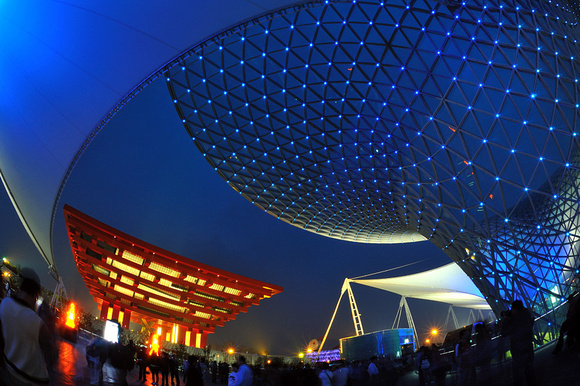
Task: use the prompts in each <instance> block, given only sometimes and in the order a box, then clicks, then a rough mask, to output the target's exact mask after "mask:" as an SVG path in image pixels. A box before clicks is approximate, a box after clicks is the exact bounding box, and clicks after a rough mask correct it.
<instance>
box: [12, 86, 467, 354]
mask: <svg viewBox="0 0 580 386" xmlns="http://www.w3.org/2000/svg"><path fill="white" fill-rule="evenodd" d="M65 203H66V204H69V205H71V206H72V207H75V208H77V209H79V210H80V211H82V212H85V213H86V214H87V215H89V216H91V217H94V218H96V219H97V220H99V221H102V222H104V223H106V224H108V225H110V226H112V227H115V228H117V229H119V230H120V231H122V232H125V233H127V234H130V235H132V236H134V237H137V238H139V239H141V240H144V241H146V242H148V243H151V244H154V245H157V246H159V247H161V248H164V249H167V250H169V251H171V252H174V253H177V254H180V255H183V256H185V257H188V258H191V259H193V260H196V261H199V262H202V263H205V264H209V265H213V266H215V267H218V268H221V269H224V270H228V271H231V272H235V273H238V274H241V275H244V276H248V277H250V278H253V279H257V280H261V281H265V282H269V283H272V284H276V285H279V286H282V287H284V292H282V293H281V294H279V295H275V296H273V297H272V298H270V299H266V300H263V301H262V302H261V303H260V305H259V306H254V307H251V308H250V309H249V312H248V313H246V314H241V315H239V316H238V318H237V319H236V320H234V321H231V322H228V323H226V325H225V327H218V328H217V329H216V332H215V333H214V334H211V335H209V336H208V344H210V345H211V346H212V347H213V348H218V349H219V348H222V347H223V345H224V344H225V343H227V342H233V343H234V344H236V345H237V346H238V347H239V348H245V349H249V350H252V351H256V352H258V353H260V354H264V353H268V354H284V355H292V354H296V353H297V352H298V351H300V350H302V349H304V347H305V346H306V344H307V343H308V341H309V340H311V339H312V338H319V337H322V336H323V334H324V332H325V330H326V328H327V326H328V323H329V321H330V318H331V316H332V312H333V310H334V307H335V305H336V302H337V300H338V297H339V295H340V289H341V286H342V282H343V280H344V279H345V278H346V277H349V278H352V277H356V276H360V275H366V274H369V273H372V272H377V271H383V270H386V269H390V268H395V267H399V266H401V265H404V264H408V263H411V262H417V264H413V265H411V266H409V267H406V268H402V269H398V270H395V271H391V272H389V273H387V274H385V275H383V277H385V276H389V277H390V276H399V275H405V274H411V273H416V272H419V271H423V270H427V269H431V268H436V267H439V266H441V265H444V264H446V263H449V262H450V259H449V258H448V257H447V256H445V255H444V254H443V253H442V252H441V251H440V250H439V249H437V248H436V247H435V246H433V245H432V244H431V243H429V242H421V243H414V244H394V245H374V244H355V243H351V242H346V241H339V240H334V239H329V238H325V237H322V236H317V235H315V234H312V233H309V232H306V231H303V230H301V229H298V228H296V227H293V226H291V225H288V224H286V223H284V222H282V221H280V220H277V219H276V218H274V217H272V216H270V215H268V214H267V213H265V212H263V211H262V210H260V209H259V208H258V207H255V206H254V205H252V204H251V203H250V202H248V201H246V200H245V199H244V198H243V197H241V196H240V195H239V194H238V193H236V192H235V191H234V190H233V189H231V188H230V187H229V186H228V185H227V184H226V182H225V181H224V180H223V179H221V177H219V175H218V174H217V173H216V172H215V171H214V170H213V168H212V167H211V166H210V165H209V164H207V163H206V162H205V161H204V160H203V157H202V155H201V154H200V153H199V152H198V150H197V149H196V147H195V146H194V144H193V142H192V141H191V139H190V138H189V137H188V135H187V133H186V131H185V129H184V128H183V126H182V125H181V123H180V122H179V119H178V116H177V114H176V113H175V111H174V108H173V105H172V103H171V99H170V97H169V94H168V92H167V89H166V86H165V83H164V82H163V79H161V80H158V81H156V82H154V83H153V84H152V85H150V86H149V87H148V88H146V89H145V90H144V91H143V92H141V93H140V94H139V95H138V96H137V97H136V98H135V99H134V100H133V101H131V102H130V103H129V104H128V105H127V106H126V107H124V108H123V109H122V110H121V112H120V113H118V114H117V115H116V116H115V117H114V118H113V120H112V121H111V122H110V123H109V124H108V125H107V126H105V128H104V129H103V130H102V131H101V132H100V133H99V135H97V137H96V139H95V140H94V141H93V143H92V144H91V145H90V146H89V147H88V149H87V151H86V152H85V154H84V155H83V157H82V158H81V160H80V161H79V163H78V165H77V167H76V168H75V170H74V171H73V174H72V177H71V179H70V180H69V182H68V184H67V186H66V188H65V191H64V194H63V197H62V199H61V201H60V209H59V212H58V216H57V219H56V222H55V235H54V240H53V241H54V252H55V258H56V264H57V267H58V269H59V272H60V274H61V276H63V277H64V282H65V286H66V289H67V291H68V295H69V296H70V297H71V298H72V299H74V300H76V301H78V302H79V303H80V304H81V306H82V307H83V308H85V309H87V310H91V311H92V312H93V314H94V315H97V312H98V311H97V306H96V303H94V302H93V301H92V297H91V296H90V295H89V293H88V290H87V289H86V287H85V285H84V283H83V281H82V279H81V277H80V275H79V274H78V272H77V271H76V267H75V265H74V261H73V257H72V254H71V250H70V245H69V243H68V239H67V237H66V232H65V226H64V216H63V214H62V206H63V205H64V204H65ZM0 216H2V219H3V220H4V221H3V226H2V232H1V234H0V254H2V255H3V256H6V257H8V258H10V259H11V261H12V262H13V263H14V264H20V265H22V266H24V265H29V266H33V267H34V268H36V269H37V271H38V272H39V274H41V278H42V281H43V284H44V285H45V286H46V287H49V288H53V287H54V286H55V284H56V282H55V281H54V280H53V279H51V278H50V277H49V276H48V275H47V268H46V264H45V263H44V261H43V260H42V258H41V257H40V254H39V253H38V252H37V251H36V249H35V248H34V246H33V245H32V242H31V241H30V239H29V238H28V236H27V234H26V232H25V231H24V228H23V227H22V225H21V224H20V221H19V219H18V216H17V215H16V212H15V211H14V209H13V207H12V205H11V203H10V201H9V199H8V198H7V195H6V193H5V192H4V190H3V189H2V192H1V196H0ZM353 290H354V293H355V297H356V300H357V303H358V306H359V311H360V313H361V315H362V323H363V327H364V329H365V332H371V331H376V330H382V329H388V328H391V326H392V324H393V320H394V317H395V313H396V311H397V309H398V304H399V301H400V297H399V296H398V295H395V294H390V293H386V292H382V291H379V290H376V289H372V288H366V287H361V286H359V285H356V284H355V285H353ZM409 304H410V306H411V311H412V312H413V315H414V319H415V323H416V325H417V328H418V331H419V334H420V336H422V334H424V333H425V332H426V331H428V329H429V328H430V327H431V326H433V325H441V324H443V322H444V321H445V318H446V316H447V306H446V305H442V304H436V303H430V302H426V301H421V300H413V299H410V300H409ZM457 313H458V317H459V318H460V322H465V320H466V319H467V314H468V311H467V310H457ZM402 327H406V324H402ZM352 335H354V327H353V323H352V318H351V316H350V309H349V306H348V302H347V300H346V299H343V301H342V304H341V307H340V311H339V314H338V315H337V319H336V321H335V324H334V326H333V328H332V330H331V332H330V336H329V341H328V343H327V344H326V345H325V348H332V347H334V346H336V345H338V339H339V338H340V337H346V336H352Z"/></svg>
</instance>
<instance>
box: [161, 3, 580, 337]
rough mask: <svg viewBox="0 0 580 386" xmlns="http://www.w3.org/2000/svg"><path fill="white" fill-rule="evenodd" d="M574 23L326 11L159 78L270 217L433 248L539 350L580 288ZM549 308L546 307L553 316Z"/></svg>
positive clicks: (432, 11) (261, 29) (545, 16)
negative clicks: (526, 320) (531, 329)
mask: <svg viewBox="0 0 580 386" xmlns="http://www.w3.org/2000/svg"><path fill="white" fill-rule="evenodd" d="M578 35H579V33H578V27H577V26H576V19H575V15H574V14H573V13H572V12H570V11H569V10H568V9H566V8H565V7H564V8H563V7H560V6H559V5H557V4H555V3H553V4H552V3H550V2H540V1H538V2H534V3H530V2H526V1H506V2H498V1H468V2H456V1H440V2H436V1H424V0H417V1H410V2H405V1H402V0H393V1H389V2H388V3H383V2H380V1H350V2H343V1H326V2H313V3H307V4H304V5H301V6H297V7H294V8H290V9H285V10H282V11H279V12H277V13H273V14H269V15H265V16H263V17H261V18H259V19H255V20H252V21H251V22H247V23H245V24H242V25H240V26H238V27H236V28H234V29H232V30H230V31H226V32H224V33H222V34H220V35H218V36H215V37H213V38H211V39H209V40H207V41H206V42H204V43H203V44H201V45H199V46H197V47H195V48H193V49H192V50H191V51H190V53H189V55H187V56H186V57H185V59H184V60H183V61H182V63H181V64H180V65H178V66H175V67H174V68H173V69H171V70H170V71H168V72H167V74H166V78H167V83H168V87H169V90H170V93H171V96H172V98H173V99H174V102H175V107H176V109H177V112H178V114H179V115H180V117H181V119H182V122H183V123H184V126H185V128H186V130H187V131H188V133H189V135H190V136H191V137H192V139H193V140H194V143H195V144H196V146H197V147H198V148H199V149H200V151H201V152H202V154H203V155H204V157H205V158H206V159H207V161H208V162H209V163H210V164H211V165H212V166H213V167H214V168H215V169H216V171H217V172H218V173H219V174H220V175H221V176H222V177H223V178H224V179H225V180H226V181H227V183H228V184H230V186H232V188H234V189H235V190H236V191H238V192H239V193H240V194H242V195H243V196H244V197H245V198H247V199H248V200H249V201H251V202H252V203H253V204H255V205H256V206H258V207H259V208H261V209H263V210H265V211H266V212H268V213H270V214H271V215H273V216H276V217H278V218H279V219H281V220H283V221H285V222H287V223H290V224H292V225H294V226H297V227H300V228H303V229H305V230H307V231H310V232H314V233H317V234H320V235H324V236H328V237H332V238H337V239H342V240H349V241H355V242H364V243H401V242H412V241H420V240H430V241H431V242H433V243H434V244H435V245H437V246H439V247H440V248H442V250H443V251H444V252H445V253H446V254H448V255H449V256H450V257H451V258H452V259H453V260H454V261H455V262H457V264H459V266H460V267H461V268H462V269H463V270H464V271H465V272H466V273H467V274H468V275H469V276H470V278H472V280H473V281H474V283H475V284H476V285H477V286H478V288H479V289H480V290H481V292H482V293H483V294H484V295H485V296H486V297H487V299H488V301H489V303H490V305H491V307H492V308H493V309H494V311H495V312H496V313H498V312H499V311H500V310H503V309H505V308H506V307H507V305H508V303H509V302H510V301H511V300H513V299H516V298H523V300H524V301H525V303H526V304H527V306H528V307H530V308H531V310H532V311H533V312H534V313H535V315H537V316H542V315H543V317H542V318H541V319H540V320H539V321H538V323H537V325H538V326H539V327H538V331H539V335H538V336H539V338H540V339H543V340H545V339H550V338H551V335H550V334H552V333H553V332H554V331H555V330H554V328H555V326H557V325H558V324H559V323H560V321H561V320H560V318H561V316H562V313H561V312H552V310H553V309H554V307H556V306H557V304H560V303H561V301H562V298H565V296H566V295H567V294H569V293H571V291H573V290H574V288H576V285H577V279H576V281H574V280H575V279H574V278H575V277H576V274H577V273H578V251H579V248H580V244H579V242H578V237H579V236H580V234H579V221H580V218H579V217H580V216H579V200H580V194H579V191H580V187H579V185H580V184H579V171H580V169H579V166H580V160H579V154H578V149H579V142H578V137H577V132H578V128H577V126H578V117H579V105H578V104H577V102H576V101H577V99H579V97H578V96H579V94H578V92H579V90H580V89H579V86H578V81H579V78H580V74H578V68H577V67H578V66H577V60H578V59H576V57H579V56H580V55H579V54H580V52H579V50H578V45H577V43H576V39H577V38H578ZM554 299H556V301H554Z"/></svg>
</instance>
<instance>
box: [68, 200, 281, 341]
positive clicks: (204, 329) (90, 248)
mask: <svg viewBox="0 0 580 386" xmlns="http://www.w3.org/2000/svg"><path fill="white" fill-rule="evenodd" d="M64 214H65V222H66V227H67V231H68V236H69V241H70V244H71V249H72V252H73V256H74V258H75V262H76V265H77V269H78V271H79V273H80V274H81V276H82V278H83V280H84V282H85V284H86V286H87V287H88V289H89V292H90V293H91V295H92V296H93V299H94V300H95V301H96V302H97V303H98V304H99V308H100V310H101V313H100V319H101V320H107V319H109V320H117V321H118V322H119V324H120V325H121V326H122V327H123V328H129V321H130V320H133V321H134V322H137V323H141V324H143V323H142V322H143V321H145V322H146V323H147V325H149V326H151V327H152V328H153V329H155V330H156V332H157V333H158V335H159V336H160V337H161V336H163V337H165V338H166V339H165V340H167V341H168V342H172V343H183V344H185V345H187V346H194V347H200V348H204V347H206V343H207V334H211V333H213V332H214V331H215V327H216V326H220V327H221V326H223V325H224V324H225V322H227V321H230V320H234V319H235V318H236V316H237V315H238V314H239V313H240V312H247V311H248V308H249V307H250V306H252V305H258V304H259V302H260V300H261V299H264V298H269V297H270V296H272V295H275V294H278V293H280V292H282V290H283V289H282V287H279V286H275V285H272V284H268V283H264V282H261V281H258V280H254V279H250V278H247V277H244V276H241V275H236V274H234V273H231V272H227V271H224V270H221V269H219V268H215V267H211V266H209V265H206V264H202V263H199V262H197V261H194V260H191V259H188V258H186V257H183V256H180V255H177V254H174V253H171V252H169V251H166V250H164V249H161V248H159V247H156V246H154V245H151V244H149V243H146V242H144V241H142V240H139V239H137V238H135V237H132V236H129V235H127V234H125V233H122V232H120V231H119V230H117V229H115V228H112V227H110V226H108V225H106V224H103V223H101V222H100V221H97V220H95V219H94V218H92V217H89V216H87V215H86V214H84V213H82V212H80V211H78V210H76V209H74V208H72V207H70V206H69V205H65V206H64ZM162 333H164V334H165V335H162Z"/></svg>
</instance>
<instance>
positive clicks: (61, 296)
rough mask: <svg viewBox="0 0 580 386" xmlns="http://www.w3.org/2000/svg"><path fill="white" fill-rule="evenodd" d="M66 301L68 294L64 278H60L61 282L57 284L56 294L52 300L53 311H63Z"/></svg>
mask: <svg viewBox="0 0 580 386" xmlns="http://www.w3.org/2000/svg"><path fill="white" fill-rule="evenodd" d="M65 300H68V294H67V293H66V288H65V286H64V283H63V281H62V278H60V277H59V280H58V281H57V282H56V287H55V289H54V293H53V294H52V299H51V300H50V307H51V308H52V309H55V308H58V309H60V310H62V309H63V304H64V301H65Z"/></svg>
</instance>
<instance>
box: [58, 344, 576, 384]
mask: <svg viewBox="0 0 580 386" xmlns="http://www.w3.org/2000/svg"><path fill="white" fill-rule="evenodd" d="M86 344H87V342H86V341H84V340H83V339H79V342H78V343H72V342H69V341H67V340H63V339H60V338H59V339H58V340H57V348H58V356H57V358H58V359H57V361H56V364H55V366H54V369H53V372H52V374H51V382H50V384H51V385H88V384H89V368H88V366H87V361H86V359H85V347H86ZM553 349H554V343H551V344H548V345H546V346H544V347H542V348H540V349H538V350H537V351H536V356H535V362H534V363H535V369H536V379H537V385H538V386H544V385H545V386H551V385H557V386H573V385H580V376H579V375H578V370H580V355H579V354H580V353H579V352H577V351H564V352H562V353H560V354H559V355H557V356H554V355H552V350H553ZM488 374H489V375H490V378H489V379H488V381H486V382H485V383H482V382H480V383H478V384H480V385H494V386H495V385H497V386H503V385H512V384H513V382H512V379H511V361H510V360H507V361H505V362H500V363H497V364H494V365H492V367H491V369H489V373H488ZM481 375H482V374H478V376H480V377H481ZM138 377H139V373H138V369H137V367H135V369H134V370H133V371H131V372H129V374H128V376H127V382H128V384H129V385H151V374H149V375H148V380H147V382H144V383H143V382H139V381H138ZM445 381H446V382H445V385H455V384H456V383H457V379H456V374H455V373H453V372H451V373H449V374H448V376H447V378H446V380H445ZM181 384H182V385H183V382H182V383H181ZM397 385H398V386H409V385H419V377H418V375H417V374H416V373H408V374H405V376H403V377H401V378H400V379H399V381H398V382H397ZM206 386H208V385H206ZM209 386H213V384H210V385H209Z"/></svg>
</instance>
